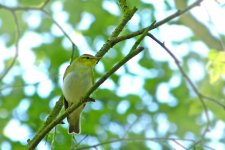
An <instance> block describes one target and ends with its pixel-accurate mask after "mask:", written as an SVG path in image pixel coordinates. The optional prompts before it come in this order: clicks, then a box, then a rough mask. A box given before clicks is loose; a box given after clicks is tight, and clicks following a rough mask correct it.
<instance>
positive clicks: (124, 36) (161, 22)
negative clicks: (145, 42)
mask: <svg viewBox="0 0 225 150" xmlns="http://www.w3.org/2000/svg"><path fill="white" fill-rule="evenodd" d="M202 1H203V0H197V1H196V2H194V3H193V4H191V5H189V6H188V7H187V8H186V9H183V10H178V11H176V12H175V13H174V14H172V15H170V16H168V17H166V18H164V19H163V20H161V21H159V22H157V23H155V24H154V26H152V27H151V30H152V29H155V28H157V27H159V26H161V25H163V24H165V23H168V22H169V21H170V20H172V19H174V18H176V17H179V16H181V15H183V14H185V13H186V12H188V11H190V10H191V9H192V8H194V7H196V6H199V5H200V3H201V2H202ZM150 26H151V25H150ZM148 27H149V26H148ZM148 27H146V28H148ZM146 28H143V29H140V30H138V31H136V32H133V33H129V34H127V35H122V36H119V37H117V38H116V39H113V40H114V41H113V42H114V43H118V42H120V41H123V40H126V39H130V38H133V37H136V36H138V35H140V34H142V33H143V32H144V31H145V29H146Z"/></svg>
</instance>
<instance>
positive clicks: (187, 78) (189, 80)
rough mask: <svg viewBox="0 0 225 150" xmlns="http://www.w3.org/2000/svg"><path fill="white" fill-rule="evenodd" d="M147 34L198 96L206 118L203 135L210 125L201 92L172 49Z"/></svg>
mask: <svg viewBox="0 0 225 150" xmlns="http://www.w3.org/2000/svg"><path fill="white" fill-rule="evenodd" d="M148 36H149V37H150V38H152V39H153V40H154V41H155V42H156V43H158V44H159V45H160V46H161V47H162V48H163V49H164V50H165V51H166V52H167V53H168V54H169V55H170V56H171V57H172V58H173V60H174V62H175V64H176V65H177V67H178V69H179V70H180V72H181V74H182V76H183V77H184V78H185V80H186V81H187V82H188V84H189V85H190V86H191V88H192V89H193V91H194V92H195V93H196V95H197V96H198V98H199V100H200V102H201V104H202V106H203V109H204V112H205V116H206V119H207V124H206V129H205V130H204V132H203V137H204V135H205V134H206V132H207V131H208V130H209V126H210V119H209V114H208V108H207V106H206V103H205V101H204V98H203V97H202V94H201V93H200V92H199V91H198V89H197V88H196V87H195V85H194V83H193V82H192V81H191V79H190V78H189V77H188V75H187V74H186V73H185V71H184V70H183V68H182V67H181V65H180V62H179V61H178V59H177V58H176V56H175V55H174V54H173V53H172V51H170V50H169V49H168V48H167V47H166V46H165V44H164V43H162V42H160V41H159V40H158V39H157V38H155V37H154V36H153V35H152V34H150V33H148Z"/></svg>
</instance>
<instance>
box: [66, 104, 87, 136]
mask: <svg viewBox="0 0 225 150" xmlns="http://www.w3.org/2000/svg"><path fill="white" fill-rule="evenodd" d="M83 108H84V106H80V107H79V108H77V109H76V110H75V111H74V112H72V113H71V114H70V115H69V116H68V117H67V120H68V123H69V133H76V134H78V133H80V114H81V112H82V110H83Z"/></svg>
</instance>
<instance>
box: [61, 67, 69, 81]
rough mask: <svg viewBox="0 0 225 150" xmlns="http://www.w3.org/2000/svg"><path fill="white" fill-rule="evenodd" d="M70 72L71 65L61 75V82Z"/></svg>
mask: <svg viewBox="0 0 225 150" xmlns="http://www.w3.org/2000/svg"><path fill="white" fill-rule="evenodd" d="M70 70H71V65H69V66H68V67H67V68H66V71H65V73H64V75H63V80H64V79H65V77H66V76H67V74H68V73H69V72H70Z"/></svg>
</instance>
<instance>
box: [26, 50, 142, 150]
mask: <svg viewBox="0 0 225 150" xmlns="http://www.w3.org/2000/svg"><path fill="white" fill-rule="evenodd" d="M143 49H144V48H143V47H139V48H137V49H136V50H133V51H132V52H130V53H129V54H128V55H127V56H126V57H124V58H123V59H122V60H121V61H120V62H118V63H117V64H116V65H115V66H114V67H113V68H112V69H111V70H109V71H108V72H107V73H106V74H105V75H104V76H103V77H101V79H99V80H98V81H97V82H96V83H95V84H94V85H93V86H92V88H91V89H90V90H89V91H88V92H87V93H86V94H85V96H84V97H83V98H82V99H81V101H80V103H78V104H77V105H72V106H71V107H69V108H68V109H67V110H66V111H65V112H64V113H63V114H62V115H61V116H59V117H58V118H57V119H55V120H53V121H52V122H51V123H49V124H48V125H47V126H45V128H43V129H42V130H40V132H39V133H37V134H36V136H35V137H34V138H33V139H32V140H29V141H28V142H29V143H28V149H34V148H35V147H36V146H37V145H38V144H39V142H40V141H41V140H42V139H43V138H44V137H45V135H46V134H48V132H50V131H51V130H52V129H53V128H54V127H55V126H56V125H58V124H59V123H61V122H62V121H63V119H64V118H66V116H68V115H69V114H70V113H72V112H73V111H74V110H75V109H77V108H78V107H79V106H80V105H82V104H83V103H86V102H88V100H89V99H88V97H89V96H90V94H91V93H92V92H94V91H95V90H96V89H97V88H98V87H99V86H100V85H101V84H102V83H103V82H104V81H105V80H106V79H107V78H109V77H110V76H111V75H112V74H113V73H114V72H115V71H117V70H118V69H119V68H120V67H121V66H122V65H124V64H125V63H126V62H127V61H129V60H130V59H131V58H133V57H134V56H135V55H137V54H138V53H140V52H141V51H143Z"/></svg>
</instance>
